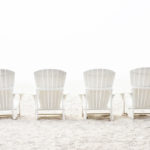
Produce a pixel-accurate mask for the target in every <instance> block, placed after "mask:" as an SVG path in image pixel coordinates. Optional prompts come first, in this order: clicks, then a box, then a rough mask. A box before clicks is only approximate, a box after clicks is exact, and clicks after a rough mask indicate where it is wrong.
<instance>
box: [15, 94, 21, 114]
mask: <svg viewBox="0 0 150 150" xmlns="http://www.w3.org/2000/svg"><path fill="white" fill-rule="evenodd" d="M17 95H18V99H17V100H15V101H14V108H13V109H14V110H18V111H19V112H18V113H19V114H18V115H19V116H20V114H21V113H20V101H21V98H22V96H20V94H13V99H14V98H15V97H16V96H17ZM22 95H23V94H22Z"/></svg>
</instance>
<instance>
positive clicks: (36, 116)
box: [35, 110, 39, 120]
mask: <svg viewBox="0 0 150 150" xmlns="http://www.w3.org/2000/svg"><path fill="white" fill-rule="evenodd" d="M38 118H39V117H38V111H37V110H35V119H36V120H38Z"/></svg>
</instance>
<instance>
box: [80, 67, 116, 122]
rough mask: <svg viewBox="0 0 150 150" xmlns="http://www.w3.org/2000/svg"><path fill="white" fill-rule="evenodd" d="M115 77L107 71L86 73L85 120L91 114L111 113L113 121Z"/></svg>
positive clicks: (111, 72) (95, 70) (96, 70)
mask: <svg viewBox="0 0 150 150" xmlns="http://www.w3.org/2000/svg"><path fill="white" fill-rule="evenodd" d="M114 77H115V73H114V72H113V71H111V70H107V69H93V70H88V71H86V72H84V81H85V88H86V94H85V95H84V98H85V106H84V108H83V115H84V119H87V115H88V114H90V113H109V114H110V119H111V120H113V114H112V97H113V96H112V85H113V81H114ZM82 97H83V96H82ZM109 102H110V106H109Z"/></svg>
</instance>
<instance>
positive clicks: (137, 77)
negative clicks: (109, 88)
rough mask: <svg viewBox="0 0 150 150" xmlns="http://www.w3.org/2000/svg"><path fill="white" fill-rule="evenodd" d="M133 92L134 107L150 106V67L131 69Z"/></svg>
mask: <svg viewBox="0 0 150 150" xmlns="http://www.w3.org/2000/svg"><path fill="white" fill-rule="evenodd" d="M130 79H131V86H132V93H133V108H137V109H140V108H141V109H144V108H150V68H137V69H134V70H131V71H130Z"/></svg>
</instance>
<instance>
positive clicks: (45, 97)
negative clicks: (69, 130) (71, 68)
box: [34, 69, 66, 119]
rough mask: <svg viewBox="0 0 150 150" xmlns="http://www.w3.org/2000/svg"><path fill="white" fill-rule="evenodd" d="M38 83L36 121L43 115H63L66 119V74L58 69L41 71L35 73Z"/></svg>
mask: <svg viewBox="0 0 150 150" xmlns="http://www.w3.org/2000/svg"><path fill="white" fill-rule="evenodd" d="M34 77H35V83H36V96H35V104H36V119H38V117H39V116H42V115H50V114H51V115H53V114H54V115H62V119H65V115H64V107H63V100H64V98H65V96H64V94H63V88H64V83H65V78H66V72H64V71H61V70H56V69H45V70H39V71H36V72H35V73H34Z"/></svg>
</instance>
